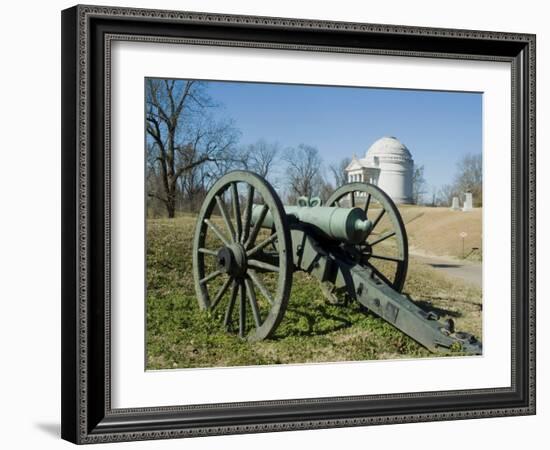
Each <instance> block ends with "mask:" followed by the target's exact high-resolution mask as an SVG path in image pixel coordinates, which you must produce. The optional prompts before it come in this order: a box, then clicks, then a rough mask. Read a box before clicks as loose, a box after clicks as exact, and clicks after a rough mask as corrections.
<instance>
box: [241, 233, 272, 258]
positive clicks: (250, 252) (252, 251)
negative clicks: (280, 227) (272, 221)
mask: <svg viewBox="0 0 550 450" xmlns="http://www.w3.org/2000/svg"><path fill="white" fill-rule="evenodd" d="M275 240H277V233H273V234H272V235H271V236H269V237H268V238H267V239H266V240H265V241H262V242H261V243H260V244H258V245H256V247H254V248H252V249H250V250H248V251H247V252H246V256H247V257H250V256H252V255H255V254H256V253H258V252H259V251H260V250H261V249H263V248H264V247H267V246H268V245H269V244H271V243H272V242H274V241H275Z"/></svg>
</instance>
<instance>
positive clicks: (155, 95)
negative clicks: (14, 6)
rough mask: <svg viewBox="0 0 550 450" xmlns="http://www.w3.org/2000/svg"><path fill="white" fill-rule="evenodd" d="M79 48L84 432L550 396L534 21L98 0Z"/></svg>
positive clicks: (331, 420) (70, 373)
mask: <svg viewBox="0 0 550 450" xmlns="http://www.w3.org/2000/svg"><path fill="white" fill-rule="evenodd" d="M62 46H63V47H62V83H63V89H62V107H63V113H62V114H63V116H62V122H63V128H62V178H63V179H62V187H63V198H62V204H63V217H62V222H63V243H62V244H63V248H62V255H63V267H62V276H63V279H62V288H63V289H62V437H63V438H65V439H67V440H69V441H72V442H75V443H94V442H108V441H128V440H138V439H162V438H175V437H187V436H189V437H191V436H202V435H215V434H227V433H251V432H265V431H277V430H298V429H311V428H326V427H342V426H361V425H372V424H389V423H402V422H413V421H434V420H449V419H466V418H482V417H494V416H504V415H524V414H534V413H535V36H534V35H530V34H514V33H504V32H486V31H469V30H450V29H433V28H418V27H404V26H395V25H376V24H363V23H345V22H329V21H313V20H304V19H281V18H269V17H252V16H229V15H216V14H204V13H191V12H178V11H157V10H143V9H128V8H111V7H99V6H97V7H96V6H75V7H73V8H70V9H67V10H65V11H63V12H62ZM404 374H406V376H405V375H404Z"/></svg>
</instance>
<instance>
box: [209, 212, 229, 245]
mask: <svg viewBox="0 0 550 450" xmlns="http://www.w3.org/2000/svg"><path fill="white" fill-rule="evenodd" d="M204 223H206V225H208V226H209V227H210V229H211V230H212V231H213V232H214V234H215V235H216V236H218V239H219V240H220V241H222V242H223V243H224V245H225V246H226V247H229V246H230V245H231V243H230V242H229V241H228V240H227V238H226V237H225V236H224V235H223V233H222V232H221V231H220V229H219V228H218V227H217V225H216V224H215V223H214V222H212V221H211V220H210V219H204Z"/></svg>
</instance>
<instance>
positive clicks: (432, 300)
mask: <svg viewBox="0 0 550 450" xmlns="http://www.w3.org/2000/svg"><path fill="white" fill-rule="evenodd" d="M144 147H145V148H144V170H145V179H146V182H145V192H144V198H145V202H146V208H145V211H146V217H144V222H145V230H146V239H145V241H146V242H145V247H146V262H145V266H146V267H145V275H146V276H145V279H146V286H145V292H146V311H145V314H146V320H145V323H146V330H144V332H145V339H146V346H145V349H146V355H145V360H146V367H145V368H146V370H159V369H189V368H222V367H234V366H260V365H276V364H311V363H331V362H343V361H368V360H394V359H416V358H435V357H476V356H479V355H482V354H483V351H482V338H483V329H482V323H483V320H482V319H483V283H482V282H483V276H482V261H483V154H484V151H487V150H491V151H494V150H495V149H484V148H483V93H482V92H463V91H437V90H414V89H391V88H375V87H369V86H364V87H357V86H330V85H306V84H284V83H268V82H262V83H260V82H248V81H242V80H227V81H226V80H202V79H173V78H158V77H155V78H153V77H146V78H145V79H144Z"/></svg>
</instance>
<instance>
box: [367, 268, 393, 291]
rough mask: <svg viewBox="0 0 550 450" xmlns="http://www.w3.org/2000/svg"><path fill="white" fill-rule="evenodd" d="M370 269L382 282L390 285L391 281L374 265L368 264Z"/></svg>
mask: <svg viewBox="0 0 550 450" xmlns="http://www.w3.org/2000/svg"><path fill="white" fill-rule="evenodd" d="M370 269H371V270H372V271H373V272H374V274H375V275H376V276H377V277H378V278H380V279H381V280H382V281H383V282H384V283H386V284H387V285H388V286H392V285H393V283H392V282H391V281H390V280H388V278H387V277H386V275H384V274H383V273H382V272H380V271H379V270H378V269H377V268H376V267H374V266H373V265H372V264H370Z"/></svg>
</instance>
